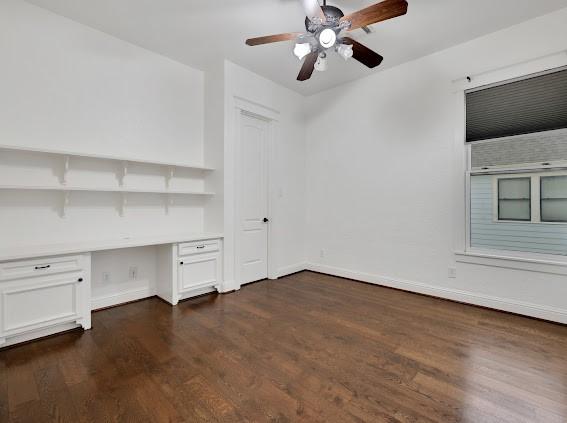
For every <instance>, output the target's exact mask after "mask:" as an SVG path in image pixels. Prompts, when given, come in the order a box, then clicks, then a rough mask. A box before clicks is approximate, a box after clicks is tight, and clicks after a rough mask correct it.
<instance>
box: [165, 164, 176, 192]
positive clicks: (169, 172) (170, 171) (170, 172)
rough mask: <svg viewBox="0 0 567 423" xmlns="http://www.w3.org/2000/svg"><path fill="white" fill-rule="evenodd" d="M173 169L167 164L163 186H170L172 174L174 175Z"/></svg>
mask: <svg viewBox="0 0 567 423" xmlns="http://www.w3.org/2000/svg"><path fill="white" fill-rule="evenodd" d="M174 170H175V168H174V167H173V166H169V167H168V168H167V175H166V177H165V186H166V188H167V189H169V188H170V185H171V180H172V179H173V175H174Z"/></svg>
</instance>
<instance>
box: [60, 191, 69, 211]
mask: <svg viewBox="0 0 567 423" xmlns="http://www.w3.org/2000/svg"><path fill="white" fill-rule="evenodd" d="M67 206H69V191H63V199H62V201H61V217H65V216H66V215H67Z"/></svg>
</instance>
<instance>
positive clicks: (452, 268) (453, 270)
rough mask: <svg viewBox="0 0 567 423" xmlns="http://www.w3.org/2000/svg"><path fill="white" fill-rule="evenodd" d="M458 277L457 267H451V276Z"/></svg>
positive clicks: (452, 277)
mask: <svg viewBox="0 0 567 423" xmlns="http://www.w3.org/2000/svg"><path fill="white" fill-rule="evenodd" d="M456 277H457V268H456V267H449V278H451V279H455V278H456Z"/></svg>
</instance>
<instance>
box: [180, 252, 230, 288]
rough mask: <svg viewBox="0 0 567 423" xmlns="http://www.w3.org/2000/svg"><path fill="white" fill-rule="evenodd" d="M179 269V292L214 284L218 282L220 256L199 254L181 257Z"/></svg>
mask: <svg viewBox="0 0 567 423" xmlns="http://www.w3.org/2000/svg"><path fill="white" fill-rule="evenodd" d="M179 264H180V266H179V267H180V271H179V275H178V276H179V292H180V293H184V292H187V291H191V290H194V289H198V288H204V287H207V286H215V285H216V284H217V283H218V276H219V264H220V257H219V255H218V254H201V255H199V256H195V257H191V258H185V259H182V261H181V262H180V263H179Z"/></svg>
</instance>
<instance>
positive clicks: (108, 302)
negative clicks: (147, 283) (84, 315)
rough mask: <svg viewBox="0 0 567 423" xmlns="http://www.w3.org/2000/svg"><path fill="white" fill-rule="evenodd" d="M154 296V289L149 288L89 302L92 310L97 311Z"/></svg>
mask: <svg viewBox="0 0 567 423" xmlns="http://www.w3.org/2000/svg"><path fill="white" fill-rule="evenodd" d="M154 295H156V292H155V289H153V288H150V287H144V288H138V289H132V290H130V291H124V292H119V293H116V294H112V295H107V296H104V297H98V298H93V299H92V300H91V307H92V309H93V310H98V309H101V308H105V307H112V306H115V305H118V304H123V303H127V302H130V301H137V300H142V299H144V298H148V297H153V296H154Z"/></svg>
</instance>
